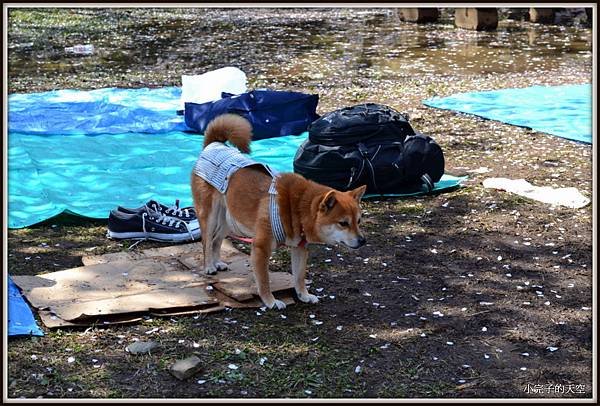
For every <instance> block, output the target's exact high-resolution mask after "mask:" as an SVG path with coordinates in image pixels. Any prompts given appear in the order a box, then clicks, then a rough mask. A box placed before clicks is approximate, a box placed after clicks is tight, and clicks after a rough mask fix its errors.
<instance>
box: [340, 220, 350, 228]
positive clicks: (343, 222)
mask: <svg viewBox="0 0 600 406" xmlns="http://www.w3.org/2000/svg"><path fill="white" fill-rule="evenodd" d="M338 224H339V225H340V226H342V227H348V226H349V225H350V224H348V222H347V221H340V222H339V223H338Z"/></svg>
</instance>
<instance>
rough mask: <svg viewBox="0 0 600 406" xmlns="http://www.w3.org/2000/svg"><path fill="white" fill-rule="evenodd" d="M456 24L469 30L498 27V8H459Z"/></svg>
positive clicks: (455, 16)
mask: <svg viewBox="0 0 600 406" xmlns="http://www.w3.org/2000/svg"><path fill="white" fill-rule="evenodd" d="M454 24H455V25H456V26H457V27H458V28H465V29H467V30H477V31H482V30H495V29H496V28H498V10H497V9H495V8H457V9H456V10H455V12H454Z"/></svg>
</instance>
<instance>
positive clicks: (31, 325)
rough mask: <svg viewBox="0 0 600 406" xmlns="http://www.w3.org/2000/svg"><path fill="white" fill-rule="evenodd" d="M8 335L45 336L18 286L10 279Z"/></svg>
mask: <svg viewBox="0 0 600 406" xmlns="http://www.w3.org/2000/svg"><path fill="white" fill-rule="evenodd" d="M7 288H8V335H9V336H10V337H12V336H21V335H34V336H43V335H44V332H43V331H42V330H41V329H40V328H39V327H38V325H37V323H36V321H35V319H34V318H33V314H32V313H31V309H30V308H29V306H28V305H27V303H25V300H24V299H23V296H21V292H20V291H19V288H17V285H15V284H14V283H13V281H12V279H11V278H10V276H9V277H8V286H7Z"/></svg>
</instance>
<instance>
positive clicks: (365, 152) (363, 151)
mask: <svg viewBox="0 0 600 406" xmlns="http://www.w3.org/2000/svg"><path fill="white" fill-rule="evenodd" d="M358 151H359V152H360V155H361V156H362V158H363V162H366V163H367V166H368V167H369V173H370V175H371V182H373V186H374V187H375V190H376V191H377V193H378V194H379V195H381V196H383V194H382V193H381V191H380V190H379V186H377V182H376V181H375V168H373V164H372V163H371V160H370V159H369V150H368V149H367V147H366V146H365V144H363V143H362V142H359V143H358Z"/></svg>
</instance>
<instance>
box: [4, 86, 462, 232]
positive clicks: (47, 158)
mask: <svg viewBox="0 0 600 406" xmlns="http://www.w3.org/2000/svg"><path fill="white" fill-rule="evenodd" d="M60 92H63V93H62V94H66V95H69V96H68V97H67V96H64V97H66V98H63V99H62V100H63V101H64V102H65V103H67V104H68V103H70V102H68V100H71V99H73V100H79V101H81V100H88V101H89V100H96V101H97V105H96V104H94V102H91V101H90V103H92V104H87V107H86V108H85V109H83V110H81V111H87V113H86V114H88V115H87V116H89V117H96V118H94V119H91V118H90V119H89V120H82V121H81V123H80V124H79V125H77V126H76V128H77V131H82V132H84V133H83V134H78V133H77V132H76V131H75V130H74V128H75V127H73V126H71V125H70V124H69V121H68V120H67V119H66V117H67V116H68V114H67V111H68V109H67V106H66V105H61V107H60V108H59V109H58V111H59V112H60V113H59V116H61V117H63V118H62V119H58V118H48V117H39V116H38V113H34V111H35V109H37V108H40V106H42V110H44V109H46V108H47V107H48V105H46V104H45V103H46V102H44V100H50V102H48V103H49V105H52V104H53V103H55V102H56V100H55V99H54V98H53V97H54V96H52V95H54V94H56V93H60ZM60 92H48V94H42V93H35V94H31V95H11V97H9V114H10V113H11V111H12V110H13V109H15V104H14V103H15V100H16V103H17V104H16V106H17V107H18V109H19V111H20V113H19V114H20V118H19V121H18V122H17V123H12V122H9V129H10V130H9V134H8V226H9V227H10V228H22V227H27V226H30V225H33V224H36V223H39V222H41V221H44V220H47V219H49V218H51V217H53V216H56V215H58V214H60V213H63V212H68V213H73V214H77V215H80V216H84V217H90V218H98V219H105V218H107V217H108V214H109V212H110V210H111V209H114V208H115V207H116V206H117V205H122V206H126V207H139V206H140V205H142V204H143V203H146V202H147V201H148V200H150V199H156V200H158V201H160V202H164V203H165V204H170V203H169V202H175V200H176V199H180V204H181V205H183V206H188V205H191V204H192V196H191V190H190V174H191V171H192V167H193V166H194V163H195V161H196V159H197V157H198V154H199V153H200V151H201V149H202V143H203V137H202V136H201V135H196V134H190V133H184V132H182V131H176V130H173V127H169V125H170V124H168V123H171V124H173V123H177V120H182V118H181V116H177V115H176V109H177V107H178V105H177V102H178V98H176V97H175V95H177V94H178V91H176V90H175V88H166V89H152V90H149V89H132V90H127V89H99V90H94V91H90V92H85V91H75V90H69V91H60ZM78 93H81V94H78ZM113 93H115V94H116V96H113ZM90 94H91V95H90ZM98 95H103V96H102V97H99V96H98ZM169 95H170V96H169ZM27 96H30V99H28V97H27ZM96 96H98V98H97V99H96ZM61 97H62V96H61ZM28 100H29V101H28ZM124 101H126V102H124ZM113 102H114V103H113ZM86 103H87V102H86ZM161 103H163V104H161ZM168 105H170V106H171V107H170V108H167V106H168ZM157 106H162V107H160V108H158V107H157ZM80 107H81V108H83V107H82V106H80ZM96 107H97V108H99V109H104V110H105V111H111V112H113V113H114V114H112V113H111V114H109V115H110V120H109V119H108V118H105V117H104V115H103V114H100V113H99V114H96V110H95V109H96ZM88 109H89V111H88ZM27 111H29V112H31V114H32V115H31V117H30V118H29V120H27V119H26V115H27V114H26V112H27ZM46 111H48V110H46ZM81 111H78V112H77V113H73V115H75V116H77V115H82V112H81ZM140 111H141V112H140ZM133 112H137V113H136V114H134V113H133ZM157 112H159V113H160V114H159V113H157ZM154 113H156V115H154V116H153V115H152V114H154ZM12 114H13V115H10V117H14V114H16V113H15V111H12ZM48 114H49V113H48ZM121 114H123V115H121ZM17 116H19V115H17ZM87 116H86V117H87ZM163 116H164V117H163ZM142 117H143V118H144V119H143V120H141V118H142ZM28 121H29V123H27V122H28ZM94 123H95V124H94ZM166 123H167V124H166ZM179 123H181V122H179ZM161 125H162V126H163V127H160V126H161ZM158 128H160V130H158ZM17 130H19V131H17ZM142 130H143V131H142ZM307 135H308V133H303V134H301V135H298V136H292V135H290V136H283V137H277V138H269V139H264V140H257V141H255V142H253V144H252V154H251V156H252V157H253V158H254V159H256V160H258V161H260V162H264V163H267V164H269V165H270V166H271V167H273V168H274V169H276V170H278V171H280V172H292V171H293V160H294V155H295V153H296V150H297V149H298V147H299V146H300V144H301V143H302V142H303V141H304V140H305V139H306V137H307ZM462 180H463V178H455V177H452V176H447V175H445V176H444V177H443V178H442V179H441V181H440V182H438V183H437V184H436V185H435V186H436V188H435V190H437V191H442V190H446V189H449V188H453V187H456V186H458V185H459V183H460V182H461V181H462Z"/></svg>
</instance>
